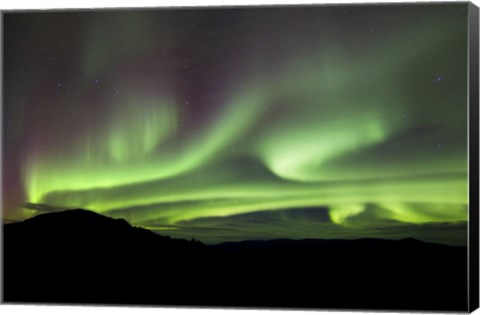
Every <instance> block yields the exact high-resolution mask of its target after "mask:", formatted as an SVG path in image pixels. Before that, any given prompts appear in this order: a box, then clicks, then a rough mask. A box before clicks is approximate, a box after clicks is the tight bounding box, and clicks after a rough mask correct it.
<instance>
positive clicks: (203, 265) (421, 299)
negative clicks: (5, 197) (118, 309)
mask: <svg viewBox="0 0 480 315" xmlns="http://www.w3.org/2000/svg"><path fill="white" fill-rule="evenodd" d="M3 239H4V256H3V257H4V270H3V272H4V273H3V275H4V288H3V289H4V290H3V292H4V301H5V302H13V303H15V302H17V303H20V302H22V303H25V302H34V303H69V304H77V303H92V304H129V305H132V304H143V305H192V306H193V305H196V306H237V307H269V308H274V307H283V308H304V307H305V308H335V309H399V310H400V309H403V310H442V311H466V310H467V263H466V262H467V249H466V247H454V246H446V245H440V244H431V243H425V242H421V241H418V240H415V239H403V240H398V241H395V240H384V239H358V240H318V239H306V240H288V239H277V240H269V241H243V242H238V243H233V242H229V243H223V244H218V245H204V244H202V243H200V242H198V241H187V240H178V239H172V238H170V237H165V236H161V235H158V234H156V233H153V232H151V231H149V230H146V229H143V228H137V227H132V226H131V225H130V224H129V223H128V222H126V221H125V220H122V219H112V218H109V217H105V216H102V215H99V214H97V213H94V212H90V211H86V210H67V211H60V212H55V213H48V214H41V215H38V216H36V217H33V218H31V219H28V220H25V221H23V222H17V223H9V224H5V225H4V238H3Z"/></svg>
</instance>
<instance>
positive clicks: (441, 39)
mask: <svg viewBox="0 0 480 315" xmlns="http://www.w3.org/2000/svg"><path fill="white" fill-rule="evenodd" d="M4 45H5V46H4V48H5V50H4V82H5V83H4V107H3V154H4V158H3V214H4V217H5V219H6V220H20V219H24V218H27V217H30V216H32V215H35V214H36V213H39V212H44V211H56V210H59V209H69V208H84V209H90V210H93V211H96V212H99V213H102V214H105V215H108V216H112V217H118V218H125V219H126V220H128V221H129V222H130V223H131V224H134V225H138V226H143V227H146V228H149V229H152V230H154V231H158V232H159V233H161V234H165V235H172V236H174V237H182V238H192V237H193V238H196V239H199V240H201V241H204V242H207V243H209V242H211V243H216V242H222V241H229V240H242V239H268V238H358V237H383V238H404V237H416V238H419V239H423V240H428V241H435V242H440V243H447V244H465V243H466V239H467V235H466V232H467V226H466V220H467V218H468V213H467V211H468V169H467V159H468V145H467V134H468V126H467V114H468V113H467V4H466V3H458V4H426V5H418V4H415V5H389V6H386V5H369V6H313V7H308V6H306V7H268V8H267V7H263V8H262V7H260V8H210V9H205V8H204V9H198V8H197V9H177V10H173V9H161V10H160V9H157V10H117V11H115V10H111V11H83V12H67V11H65V12H29V13H6V14H5V15H4Z"/></svg>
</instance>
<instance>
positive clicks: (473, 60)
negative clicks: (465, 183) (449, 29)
mask: <svg viewBox="0 0 480 315" xmlns="http://www.w3.org/2000/svg"><path fill="white" fill-rule="evenodd" d="M478 12H479V9H478V7H477V6H476V5H475V4H473V3H472V2H470V3H469V4H468V24H469V25H468V46H469V47H468V49H469V51H468V66H469V69H468V76H469V77H468V82H469V84H468V90H469V91H468V97H469V220H468V248H469V251H468V255H469V256H468V312H473V311H474V310H475V309H477V308H478V303H479V213H478V212H479V197H478V196H479V192H478V189H479V181H478V178H479V167H478V164H479V158H478V148H479V143H478V141H479V110H478V106H479V104H478V89H479V87H478V58H479V57H478V47H479V46H478V41H479V39H478V36H479V32H478Z"/></svg>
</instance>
